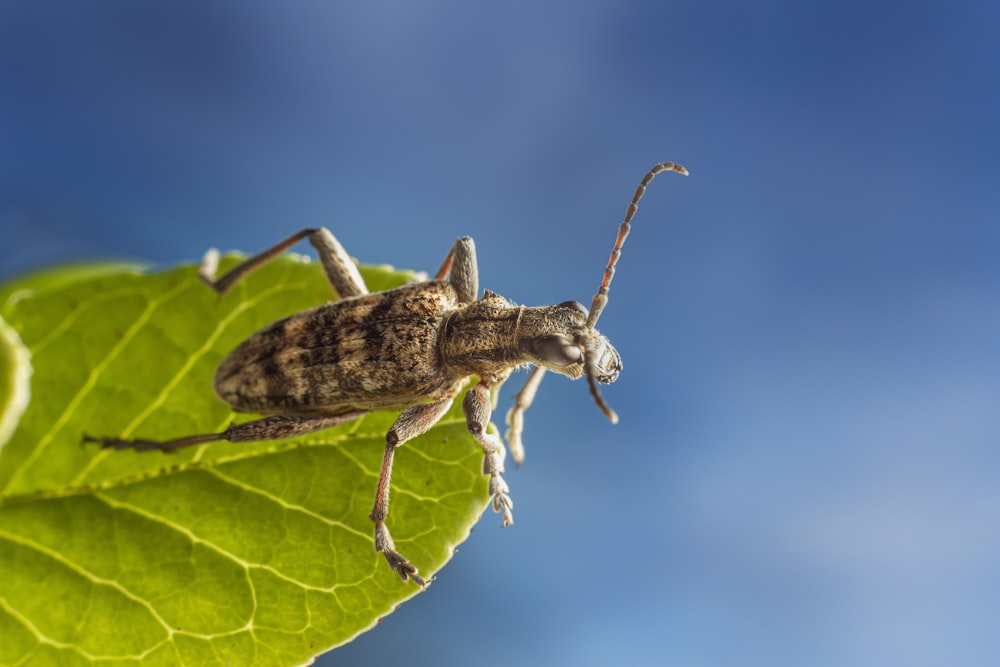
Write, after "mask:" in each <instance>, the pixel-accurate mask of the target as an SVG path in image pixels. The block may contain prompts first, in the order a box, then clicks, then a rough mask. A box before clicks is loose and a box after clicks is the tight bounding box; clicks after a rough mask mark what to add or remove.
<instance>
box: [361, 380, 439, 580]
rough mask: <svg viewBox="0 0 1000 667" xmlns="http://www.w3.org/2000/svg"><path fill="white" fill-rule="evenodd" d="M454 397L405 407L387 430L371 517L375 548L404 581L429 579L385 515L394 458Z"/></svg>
mask: <svg viewBox="0 0 1000 667" xmlns="http://www.w3.org/2000/svg"><path fill="white" fill-rule="evenodd" d="M456 393H457V392H456ZM454 400H455V396H454V394H452V395H451V396H447V397H445V398H442V399H438V400H436V401H434V402H433V403H421V404H419V405H414V406H412V407H409V408H407V409H405V410H403V412H401V413H400V415H399V417H397V418H396V421H395V423H393V425H392V428H390V429H389V432H388V433H386V434H385V454H383V456H382V469H381V470H380V471H379V476H378V486H377V487H376V491H375V505H374V507H372V513H371V514H370V515H369V517H370V518H371V520H372V521H374V522H375V551H377V552H379V553H381V554H382V555H384V556H385V559H386V561H388V563H389V567H390V568H392V571H393V572H395V573H396V574H398V575H399V578H400V579H402V580H403V581H406V580H407V579H412V580H413V581H414V582H416V583H418V584H420V585H421V586H425V585H426V584H427V582H426V581H425V580H424V579H422V578H421V577H419V576H417V568H416V567H414V566H413V565H411V564H410V562H409V561H408V560H406V558H405V557H404V556H403V555H402V554H401V553H399V552H398V551H396V545H395V543H394V542H393V540H392V536H391V535H390V534H389V529H388V528H387V527H386V525H385V519H386V517H387V516H388V514H389V479H390V478H391V477H392V460H393V457H394V455H395V453H396V448H397V447H401V446H402V445H403V444H404V443H406V442H407V441H408V440H412V439H413V438H415V437H417V436H418V435H422V434H424V433H426V432H427V431H429V430H430V429H431V427H432V426H434V424H436V423H437V422H438V420H439V419H441V417H442V416H444V413H445V412H447V411H448V408H450V407H451V404H452V402H453V401H454Z"/></svg>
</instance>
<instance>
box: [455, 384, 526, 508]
mask: <svg viewBox="0 0 1000 667" xmlns="http://www.w3.org/2000/svg"><path fill="white" fill-rule="evenodd" d="M462 410H463V411H464V412H465V424H466V426H467V427H468V428H469V432H470V433H471V434H472V435H473V436H474V437H475V438H476V440H478V441H479V444H480V445H481V446H482V448H483V474H484V475H489V476H490V496H491V497H492V498H493V511H494V512H503V525H504V526H510V525H511V524H513V523H514V514H513V511H512V510H513V509H514V503H513V502H512V501H511V499H510V496H509V495H507V494H508V493H509V492H510V488H509V487H508V486H507V482H505V481H504V479H503V477H501V476H500V473H502V472H503V471H504V469H503V459H504V455H505V454H506V452H504V447H503V441H501V440H500V437H499V436H497V435H496V434H494V433H487V432H486V425H487V424H488V423H489V421H490V414H491V413H492V411H493V408H492V407H491V404H490V390H489V388H488V387H487V386H486V385H485V384H483V383H482V382H480V383H479V384H477V385H476V386H474V387H473V388H472V389H470V390H469V391H467V392H466V394H465V399H464V400H463V401H462Z"/></svg>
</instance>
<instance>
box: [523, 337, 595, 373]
mask: <svg viewBox="0 0 1000 667" xmlns="http://www.w3.org/2000/svg"><path fill="white" fill-rule="evenodd" d="M534 348H535V353H536V354H537V355H538V357H539V358H540V359H542V360H543V361H547V362H548V363H550V364H555V365H556V366H569V365H570V364H575V363H577V362H579V361H580V359H582V358H583V352H581V351H580V348H579V347H577V346H576V345H573V344H572V343H571V342H569V341H568V340H566V339H565V338H563V337H562V336H544V337H542V338H539V339H538V340H537V341H536V342H535V345H534Z"/></svg>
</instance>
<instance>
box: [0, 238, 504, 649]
mask: <svg viewBox="0 0 1000 667" xmlns="http://www.w3.org/2000/svg"><path fill="white" fill-rule="evenodd" d="M227 261H228V262H229V263H230V264H231V263H232V262H235V261H236V260H235V259H228V260H227ZM224 266H225V263H224ZM363 274H364V276H365V279H366V281H367V282H368V285H369V287H370V288H371V289H372V290H373V291H376V290H381V289H388V288H391V287H394V286H397V285H399V284H402V283H403V282H404V281H405V280H407V278H410V277H412V276H408V275H407V274H402V273H398V272H394V271H391V270H389V269H387V268H366V269H363ZM77 275H78V276H79V277H77V278H74V279H70V280H62V279H60V280H51V279H47V278H46V277H45V276H40V277H36V279H35V282H34V286H35V287H39V288H38V289H32V285H31V284H27V285H19V286H18V289H17V290H9V289H8V290H0V295H6V296H7V297H9V298H8V299H7V300H6V302H5V303H2V304H0V313H2V314H3V315H4V317H5V319H6V322H7V324H8V325H9V326H10V327H12V328H13V330H16V332H17V334H18V335H19V337H20V340H21V341H23V344H24V346H26V347H27V349H28V350H30V354H31V365H32V366H33V368H34V374H33V376H32V378H31V396H32V400H31V402H30V403H29V405H28V407H27V410H26V411H25V412H24V414H23V416H22V417H21V419H20V422H19V424H18V426H17V429H16V431H15V432H14V434H13V436H12V437H11V438H10V440H9V441H8V442H7V443H6V445H4V446H3V449H2V451H0V572H2V573H3V576H0V637H3V641H0V664H20V665H51V664H60V665H77V664H79V665H95V664H110V663H115V664H116V665H118V664H150V665H158V664H163V665H176V664H188V665H216V664H218V665H293V664H303V663H305V662H308V661H309V660H310V659H311V658H312V657H313V656H315V655H317V654H319V653H322V652H323V651H326V650H328V649H330V648H331V647H334V646H337V645H339V644H342V643H344V642H347V641H350V640H351V639H352V638H353V637H354V636H356V635H357V634H358V633H360V632H363V631H364V630H366V629H368V628H370V627H372V625H373V624H374V623H376V622H377V621H378V619H379V618H381V617H383V616H385V615H386V614H388V613H391V611H392V610H393V608H394V607H395V606H397V605H398V604H399V603H400V602H402V601H404V600H406V599H407V598H410V597H412V596H414V595H416V594H417V593H419V592H420V588H419V587H417V586H415V585H414V584H412V583H403V582H401V581H400V580H399V578H398V577H397V576H396V575H394V574H393V573H392V572H391V571H390V570H389V567H388V566H387V565H386V563H385V560H384V559H383V558H382V557H381V556H380V555H378V554H376V553H375V552H374V548H373V545H372V524H371V521H370V520H369V519H368V512H369V511H370V508H371V504H372V501H373V499H374V493H375V481H376V479H377V475H378V470H379V466H380V462H381V457H382V451H383V448H384V444H385V433H386V431H387V430H388V428H389V426H390V425H391V424H392V421H393V420H394V419H395V416H396V415H395V414H392V413H373V414H371V415H366V416H365V417H362V418H361V419H359V420H356V421H354V422H351V423H349V424H346V425H344V426H341V427H338V428H335V429H330V430H327V431H321V432H319V433H315V434H312V435H310V436H306V437H302V438H298V439H295V440H288V441H280V442H264V443H251V444H232V443H215V444H211V445H204V446H200V447H192V448H188V449H186V450H182V451H180V452H177V453H174V454H162V453H159V452H152V453H136V452H131V451H125V452H115V451H110V450H101V449H99V448H97V447H96V446H93V445H88V446H83V445H81V438H82V436H83V434H84V433H88V434H91V435H114V436H122V437H145V438H156V439H166V438H172V437H176V436H182V435H188V434H192V433H208V432H217V431H220V430H222V429H224V428H225V427H226V426H227V425H228V424H229V422H230V421H232V420H236V421H243V420H246V419H252V418H253V416H252V415H238V414H235V413H233V412H232V411H231V410H230V409H229V407H228V406H227V405H225V404H223V403H222V402H221V401H220V400H218V399H217V398H216V397H215V396H214V395H213V393H212V389H211V386H212V375H213V373H214V369H215V366H216V365H217V364H218V363H219V361H221V359H222V358H223V356H225V354H227V353H228V351H229V350H230V349H232V348H233V347H234V346H235V345H236V344H237V343H238V342H239V341H240V340H242V339H243V338H245V337H247V336H248V335H249V334H251V333H253V332H254V331H256V330H257V329H258V328H259V327H261V326H263V325H265V324H267V323H268V322H270V321H273V320H275V319H278V318H280V317H283V316H286V315H289V314H291V313H294V312H297V311H299V310H303V309H305V308H308V307H311V306H315V305H317V304H319V303H322V302H324V301H327V300H329V298H330V293H329V287H328V286H327V284H326V281H325V278H324V277H323V275H322V272H321V271H320V268H319V267H318V266H317V265H314V264H307V263H304V262H302V261H300V260H297V259H293V258H291V257H285V258H281V259H279V260H276V261H274V262H272V263H270V264H268V265H267V266H265V267H263V268H261V269H260V270H259V271H257V272H256V273H254V274H252V275H251V276H250V277H249V278H247V279H245V280H244V281H242V282H241V283H239V284H238V285H237V287H235V288H234V289H233V290H232V292H231V293H230V294H228V295H226V296H225V297H221V298H220V297H219V296H218V295H216V294H215V293H214V292H213V291H211V290H209V289H207V288H206V287H205V286H204V285H202V284H201V283H200V282H199V281H198V279H197V276H196V269H195V268H194V267H190V266H188V267H181V268H178V269H174V270H170V271H166V272H163V273H158V274H154V275H140V274H137V273H133V272H123V271H119V270H114V269H108V270H102V271H97V272H94V273H92V274H91V275H89V276H80V274H77ZM30 282H31V281H29V283H30ZM25 288H27V289H25ZM9 342H10V341H9V339H8V337H0V381H2V382H3V384H0V387H2V391H4V400H3V401H0V405H2V404H4V403H9V402H10V401H9V400H7V392H8V391H10V390H9V389H8V387H11V386H14V385H12V384H11V383H10V382H9V381H10V379H11V378H12V377H14V375H15V374H16V373H15V371H13V370H11V369H12V368H16V367H18V364H17V363H13V364H12V363H11V362H10V359H12V358H14V357H16V353H12V352H10V350H12V349H15V348H16V346H14V345H11V344H9ZM12 354H14V357H12V356H11V355H12ZM481 461H482V452H481V450H480V448H479V447H478V445H476V443H475V441H474V440H473V439H472V438H471V437H470V436H469V435H468V433H467V431H466V429H465V421H464V418H463V417H462V415H461V410H460V406H458V405H456V406H455V407H454V408H453V409H452V410H451V411H450V412H449V413H448V414H447V415H446V416H445V418H444V419H442V420H441V422H440V423H439V424H438V425H437V426H436V427H435V428H434V429H432V430H431V431H430V432H429V433H428V434H426V435H425V436H423V437H421V438H418V439H416V440H414V441H412V442H409V443H407V444H406V446H404V447H403V448H402V449H401V450H400V451H399V452H398V454H397V456H396V463H395V467H394V474H393V479H392V483H393V487H392V491H393V496H392V512H391V513H390V516H389V525H390V528H391V529H392V533H393V537H394V538H395V541H396V545H397V547H398V548H399V550H400V551H401V552H402V553H403V554H405V555H406V556H407V557H408V558H409V559H410V560H411V562H413V563H414V564H415V565H417V567H419V568H420V571H421V574H422V575H423V576H428V575H433V574H434V573H435V572H436V571H437V570H439V569H440V568H441V567H442V566H443V565H444V564H445V563H446V562H447V561H448V560H449V559H450V558H451V555H452V553H453V552H454V548H455V546H456V545H457V544H459V543H460V542H461V541H463V540H464V539H465V538H466V537H467V536H468V533H469V531H470V529H471V527H472V525H473V524H474V523H475V522H476V521H477V519H478V518H479V516H480V514H481V513H482V511H483V510H484V508H485V506H486V504H487V482H486V479H485V478H484V477H483V476H482V474H481ZM432 588H433V587H432Z"/></svg>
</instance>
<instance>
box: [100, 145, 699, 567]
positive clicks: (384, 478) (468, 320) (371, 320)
mask: <svg viewBox="0 0 1000 667" xmlns="http://www.w3.org/2000/svg"><path fill="white" fill-rule="evenodd" d="M664 171H673V172H676V173H678V174H683V175H687V173H688V172H687V170H686V169H685V168H684V167H682V166H680V165H679V164H674V163H673V162H664V163H663V164H658V165H656V166H655V167H653V168H652V169H651V170H649V172H648V173H647V174H646V175H645V176H644V177H643V179H642V181H641V182H640V183H639V186H638V187H637V188H636V189H635V193H634V194H633V195H632V201H631V202H630V203H629V205H628V208H627V209H626V212H625V218H624V220H623V221H622V223H621V224H620V225H619V226H618V236H617V237H616V238H615V244H614V247H613V248H612V249H611V257H610V258H609V260H608V265H607V267H606V268H605V269H604V278H603V279H602V280H601V285H600V287H599V288H598V290H597V294H595V295H594V298H593V301H592V302H591V304H590V309H589V310H588V309H587V308H584V306H583V305H582V304H580V303H578V302H576V301H566V302H563V303H560V304H558V305H555V306H539V307H535V308H529V307H526V306H517V305H514V304H513V303H511V302H510V301H508V300H507V299H505V298H503V297H502V296H500V295H499V294H495V293H493V292H491V291H489V290H485V291H484V293H483V297H482V298H481V299H477V296H478V294H479V273H478V270H477V267H476V248H475V244H474V243H473V241H472V239H471V238H469V237H467V236H466V237H464V238H460V239H458V240H456V241H455V243H454V245H453V246H452V247H451V250H450V251H449V252H448V255H447V256H446V257H445V259H444V262H443V263H442V264H441V268H439V269H438V271H437V273H436V274H435V276H434V279H433V280H429V281H426V282H419V283H413V284H409V285H404V286H403V287H398V288H396V289H391V290H388V291H385V292H378V293H376V294H369V292H368V288H367V287H366V286H365V283H364V280H363V279H362V277H361V274H360V273H359V272H358V270H357V267H356V266H355V265H354V262H353V261H352V260H351V258H350V257H349V256H348V255H347V252H346V251H345V250H344V248H343V247H342V246H341V245H340V243H339V242H338V241H337V239H335V238H334V237H333V235H332V234H331V233H330V232H329V231H327V230H326V229H325V228H320V229H303V230H302V231H300V232H298V233H296V234H293V235H291V236H289V237H288V238H287V239H285V240H284V241H281V242H280V243H278V244H277V245H275V246H273V247H272V248H269V249H268V250H265V251H264V252H262V253H260V254H258V255H254V256H253V257H250V258H249V259H247V260H246V261H244V262H243V263H241V264H239V265H238V266H236V267H234V268H233V269H232V270H230V271H229V272H228V273H226V274H225V275H223V276H222V277H221V278H215V273H216V269H217V266H218V260H219V255H218V252H217V251H215V250H209V251H208V253H207V254H206V255H205V259H204V260H203V261H202V265H201V268H200V270H199V276H200V277H201V279H202V280H203V281H204V282H205V283H206V284H208V286H209V287H211V288H212V289H214V290H216V291H217V292H218V293H219V294H224V293H225V292H226V291H227V290H229V289H230V288H231V287H232V286H233V285H234V284H235V283H236V282H238V281H239V280H240V279H242V278H243V277H244V276H246V275H247V274H248V273H250V272H251V271H253V270H254V269H256V268H257V267H259V266H261V265H262V264H264V263H265V262H267V261H269V260H271V259H273V258H274V257H276V256H277V255H280V254H281V253H283V252H284V251H285V250H287V249H288V248H290V247H291V246H293V245H295V244H296V243H298V242H299V241H301V240H303V239H308V240H309V242H310V243H311V244H312V245H313V247H314V248H315V249H316V252H317V253H318V254H319V258H320V261H321V263H322V265H323V269H324V270H325V271H326V276H327V278H328V279H329V282H330V285H331V286H332V287H333V289H334V291H335V292H336V293H337V294H338V295H339V297H340V300H339V301H335V302H332V303H328V304H326V305H322V306H319V307H317V308H313V309H311V310H306V311H304V312H301V313H297V314H295V315H292V316H290V317H286V318H284V319H282V320H278V321H277V322H274V323H272V324H270V325H268V326H266V327H264V328H263V329H261V330H260V331H258V332H257V333H255V334H253V335H252V336H250V337H249V338H247V339H246V340H245V341H243V342H242V343H240V345H239V346H237V347H236V349H235V350H233V351H232V352H230V353H229V356H227V357H226V358H225V359H224V360H223V361H222V363H221V364H220V365H219V368H218V369H217V370H216V372H215V381H214V385H215V393H216V394H217V395H218V396H219V398H221V399H222V400H223V401H225V402H226V403H228V404H229V405H231V406H232V407H233V409H234V410H237V411H239V412H255V413H260V414H262V415H264V416H263V417H261V418H260V419H256V420H253V421H249V422H244V423H242V424H232V425H230V426H229V428H227V429H226V430H225V431H223V432H221V433H206V434H201V435H191V436H187V437H184V438H177V439H175V440H165V441H157V440H143V439H137V440H123V439H119V438H91V437H89V436H84V440H85V441H87V442H96V443H99V444H100V445H101V446H102V447H105V448H108V447H110V448H114V449H134V450H139V451H146V450H159V451H163V452H172V451H175V450H177V449H180V448H182V447H189V446H191V445H200V444H203V443H207V442H214V441H217V440H228V441H230V442H253V441H257V440H280V439H283V438H293V437H296V436H300V435H303V434H306V433H311V432H313V431H319V430H321V429H326V428H330V427H332V426H336V425H338V424H343V423H345V422H348V421H351V420H353V419H357V418H358V417H360V416H362V415H364V414H367V413H369V412H372V411H375V410H393V411H396V410H401V412H400V414H399V417H398V418H397V419H396V421H395V423H394V424H393V425H392V428H390V429H389V432H388V433H387V434H386V436H385V440H386V444H385V453H384V455H383V458H382V468H381V471H380V472H379V477H378V484H377V487H376V491H375V504H374V507H373V508H372V512H371V514H370V517H371V520H372V521H374V522H375V550H376V551H377V552H381V553H382V554H383V555H384V556H385V559H386V560H387V561H388V562H389V567H390V568H392V570H393V571H394V572H396V573H397V574H398V575H399V577H400V578H401V579H402V580H403V581H406V580H407V579H412V580H413V581H414V582H416V583H417V584H420V585H421V586H424V585H425V584H426V582H425V581H424V579H422V578H421V577H420V576H418V574H417V568H416V567H414V566H413V565H412V564H410V562H409V561H408V560H407V559H406V558H405V557H404V556H403V555H402V554H400V553H399V552H398V551H396V547H395V545H394V543H393V540H392V537H391V536H390V535H389V528H388V527H387V526H386V517H387V516H388V513H389V478H390V475H391V472H392V461H393V456H394V455H395V453H396V449H397V448H398V447H400V446H402V445H403V444H404V443H406V442H407V441H408V440H411V439H413V438H415V437H417V436H419V435H421V434H423V433H425V432H427V431H428V430H429V429H430V428H431V427H432V426H434V424H435V423H436V422H437V421H438V420H439V419H440V418H441V417H442V416H443V415H444V414H445V412H447V411H448V408H450V407H451V405H452V402H453V401H454V400H455V398H456V397H457V396H458V394H459V393H460V392H461V391H462V389H463V388H464V387H465V385H466V384H467V383H468V382H469V379H470V378H471V377H472V376H476V377H477V378H478V379H479V381H478V382H477V383H476V384H474V385H473V386H472V388H471V389H469V391H468V392H466V394H465V398H464V399H463V401H462V410H463V412H464V413H465V421H466V425H467V426H468V429H469V432H470V433H471V434H472V435H473V437H475V439H476V440H477V441H478V442H479V444H480V445H481V446H482V448H483V454H484V458H483V474H486V475H489V476H490V483H489V493H490V496H491V499H492V504H493V511H494V512H503V525H504V526H509V525H511V524H512V523H513V522H514V518H513V514H512V509H513V507H514V504H513V503H512V502H511V499H510V496H509V495H508V493H509V491H510V489H509V488H508V486H507V483H506V482H505V481H504V479H503V477H502V476H501V473H503V472H504V467H503V459H504V456H505V454H504V447H503V442H502V441H501V439H500V438H499V437H498V436H497V435H495V434H493V433H488V432H487V429H486V427H487V424H489V421H490V415H491V412H492V407H491V404H490V392H491V391H492V390H495V389H497V388H499V387H500V385H502V384H503V383H504V381H505V380H506V379H507V378H508V377H509V376H510V374H511V373H512V372H513V371H514V370H515V369H517V368H519V367H522V366H525V365H533V366H534V369H533V370H532V371H531V373H530V375H529V376H528V381H527V382H526V383H525V385H524V387H523V388H522V389H521V391H520V392H518V394H517V396H516V397H515V398H514V405H513V407H512V408H511V409H510V411H509V412H508V413H507V425H508V427H509V429H508V431H507V434H506V435H507V442H508V443H509V445H510V450H511V455H512V456H513V458H514V461H515V462H516V463H518V464H520V463H521V461H522V460H524V446H523V444H522V443H521V432H522V430H523V428H524V412H525V410H527V409H528V407H529V406H530V405H531V402H532V400H534V397H535V392H537V391H538V385H539V384H540V383H541V381H542V377H543V376H544V375H545V371H546V370H551V371H555V372H556V373H561V374H562V375H565V376H567V377H569V378H570V379H573V380H576V379H579V378H580V377H584V376H585V377H586V378H587V384H588V385H590V395H591V396H593V398H594V401H595V402H596V403H597V407H599V408H600V409H601V411H602V412H603V413H604V414H605V415H606V416H607V417H608V419H610V420H611V423H617V421H618V415H616V414H615V413H614V411H613V410H612V409H611V408H610V407H609V406H608V404H607V403H605V402H604V399H603V398H602V397H601V393H600V391H599V390H598V387H597V385H598V383H602V384H608V383H611V382H614V381H615V380H616V379H618V373H619V372H620V371H621V369H622V361H621V356H620V355H619V354H618V351H617V350H615V348H614V347H612V346H611V343H609V342H608V339H607V338H605V337H604V336H602V335H601V334H600V333H598V332H597V329H595V328H594V327H595V325H596V324H597V320H598V319H599V318H600V316H601V312H602V311H603V310H604V306H605V305H606V304H607V302H608V288H609V287H610V285H611V280H612V278H614V275H615V265H616V264H617V263H618V258H619V257H620V256H621V248H622V244H623V243H624V242H625V238H626V237H627V236H628V234H629V230H630V227H631V224H630V223H631V221H632V217H633V216H634V215H635V212H636V209H637V208H638V204H639V200H640V199H641V198H642V195H643V193H644V192H645V191H646V186H647V185H649V183H650V181H652V180H653V178H654V177H655V176H656V175H657V174H659V173H661V172H664Z"/></svg>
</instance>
